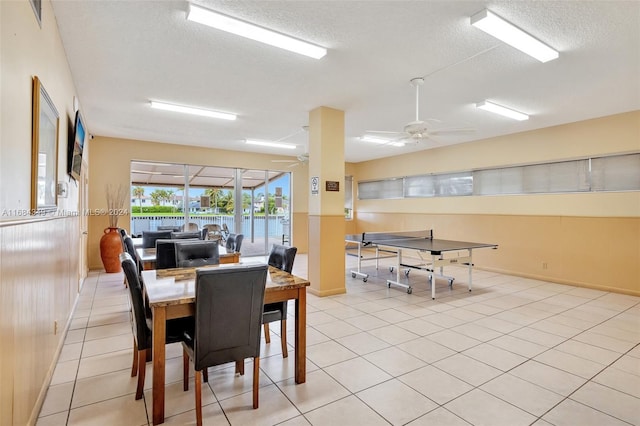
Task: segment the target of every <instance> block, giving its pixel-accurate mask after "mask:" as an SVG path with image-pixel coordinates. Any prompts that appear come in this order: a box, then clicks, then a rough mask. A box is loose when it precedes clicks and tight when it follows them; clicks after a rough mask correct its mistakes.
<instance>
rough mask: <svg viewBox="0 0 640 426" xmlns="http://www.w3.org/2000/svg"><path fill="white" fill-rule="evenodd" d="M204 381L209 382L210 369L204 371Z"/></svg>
mask: <svg viewBox="0 0 640 426" xmlns="http://www.w3.org/2000/svg"><path fill="white" fill-rule="evenodd" d="M202 381H203V382H205V383H208V382H209V368H208V367H207V368H205V369H203V370H202Z"/></svg>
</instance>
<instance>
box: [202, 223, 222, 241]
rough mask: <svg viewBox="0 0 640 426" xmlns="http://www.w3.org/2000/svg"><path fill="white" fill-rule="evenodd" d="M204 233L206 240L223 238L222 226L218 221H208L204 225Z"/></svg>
mask: <svg viewBox="0 0 640 426" xmlns="http://www.w3.org/2000/svg"><path fill="white" fill-rule="evenodd" d="M202 231H203V233H204V234H203V235H204V239H205V240H216V241H220V240H221V239H222V228H220V225H218V224H217V223H208V224H206V225H204V226H203V227H202Z"/></svg>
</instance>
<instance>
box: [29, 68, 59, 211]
mask: <svg viewBox="0 0 640 426" xmlns="http://www.w3.org/2000/svg"><path fill="white" fill-rule="evenodd" d="M32 102H33V107H32V113H33V116H32V133H31V212H32V213H33V214H42V213H47V212H51V211H55V210H56V209H57V208H58V197H57V176H58V125H59V121H60V120H59V115H58V111H57V110H56V107H55V105H53V102H52V101H51V98H50V97H49V95H48V94H47V91H46V90H45V88H44V86H43V85H42V83H41V82H40V79H39V78H38V77H33V101H32Z"/></svg>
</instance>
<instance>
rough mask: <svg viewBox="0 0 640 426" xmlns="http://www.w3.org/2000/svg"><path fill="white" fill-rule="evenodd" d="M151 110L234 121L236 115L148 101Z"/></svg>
mask: <svg viewBox="0 0 640 426" xmlns="http://www.w3.org/2000/svg"><path fill="white" fill-rule="evenodd" d="M150 104H151V108H155V109H161V110H164V111H172V112H180V113H183V114H192V115H199V116H203V117H210V118H219V119H222V120H235V119H236V118H237V115H236V114H231V113H228V112H220V111H213V110H210V109H203V108H195V107H188V106H183V105H175V104H170V103H166V102H158V101H150Z"/></svg>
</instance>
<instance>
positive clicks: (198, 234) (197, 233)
mask: <svg viewBox="0 0 640 426" xmlns="http://www.w3.org/2000/svg"><path fill="white" fill-rule="evenodd" d="M171 238H172V239H174V240H179V239H187V238H189V239H193V238H195V239H198V240H200V239H202V232H200V231H191V232H172V233H171Z"/></svg>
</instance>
